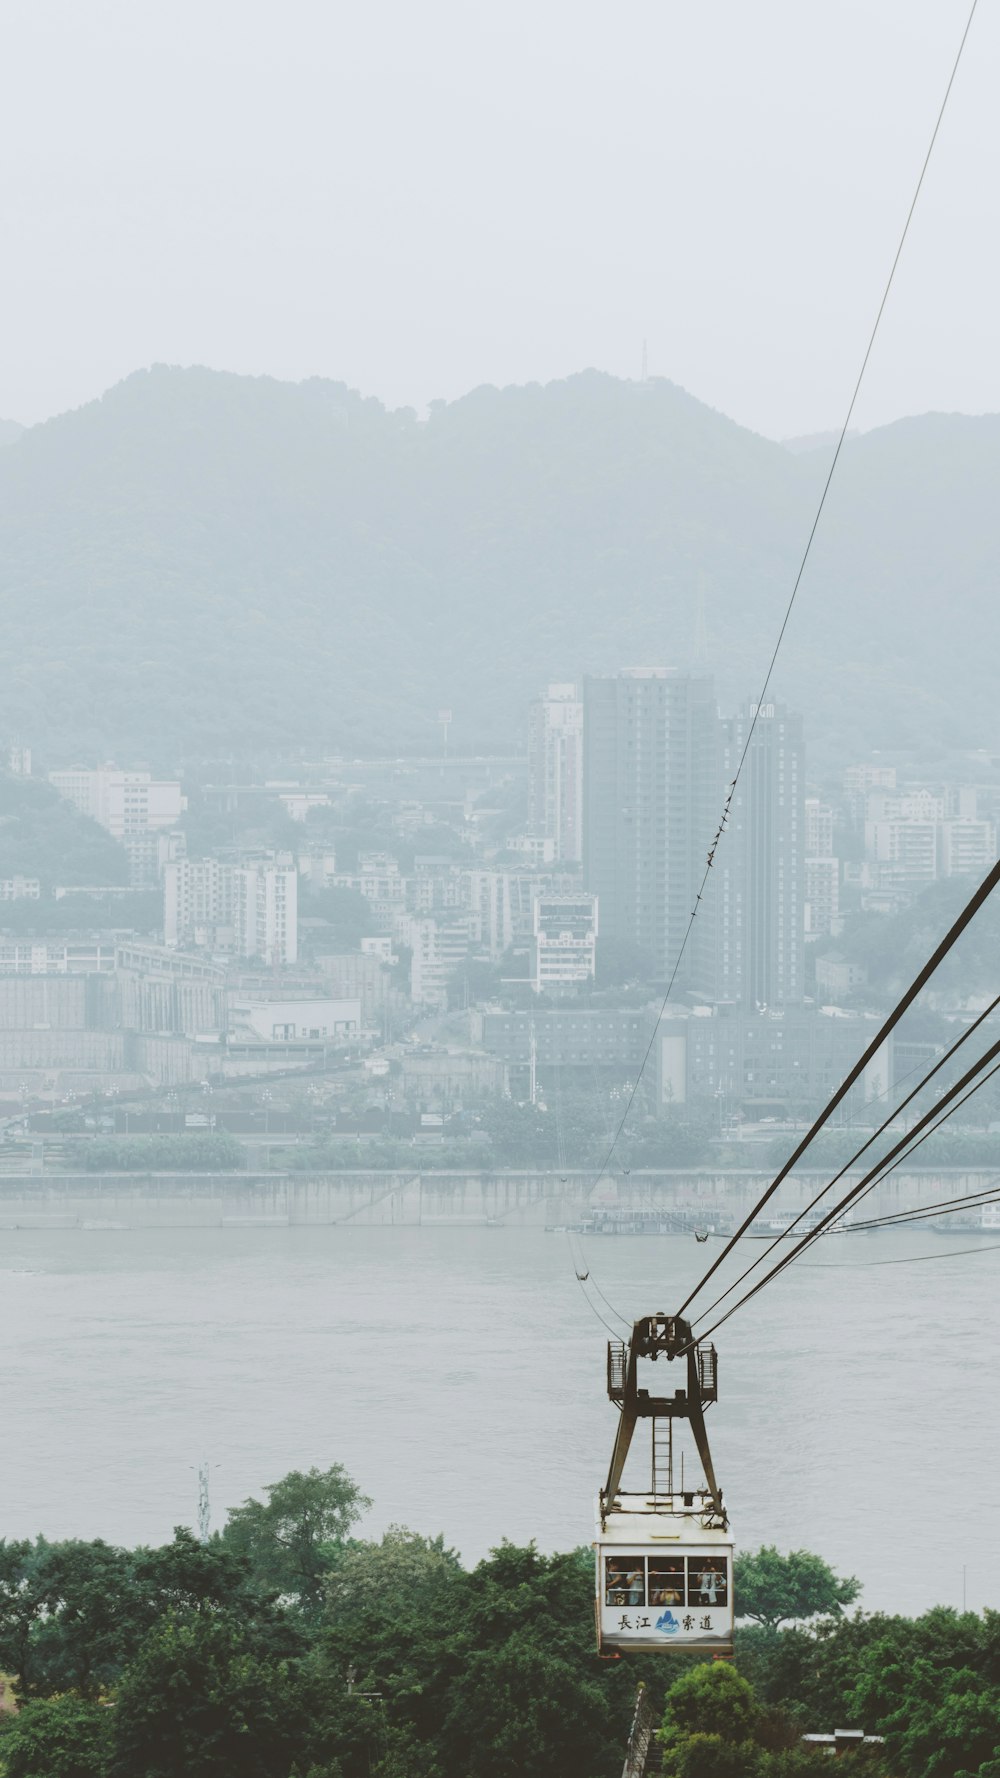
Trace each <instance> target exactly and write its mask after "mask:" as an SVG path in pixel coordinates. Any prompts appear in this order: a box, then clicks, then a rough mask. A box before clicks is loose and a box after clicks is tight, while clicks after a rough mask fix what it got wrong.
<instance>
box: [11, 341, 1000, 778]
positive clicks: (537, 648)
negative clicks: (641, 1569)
mask: <svg viewBox="0 0 1000 1778" xmlns="http://www.w3.org/2000/svg"><path fill="white" fill-rule="evenodd" d="M827 463H828V452H827V451H826V450H824V449H819V450H815V451H809V452H806V453H804V454H801V455H795V454H794V453H793V452H791V451H789V450H786V449H785V448H784V447H783V446H781V445H778V444H774V443H772V442H770V441H768V440H766V439H763V438H760V437H758V436H756V435H755V434H753V433H750V432H748V431H746V430H744V429H743V428H741V427H739V426H737V425H735V424H734V423H733V422H732V421H730V420H728V419H726V418H725V417H724V416H723V415H721V414H718V413H716V412H714V411H712V410H711V409H709V408H707V407H705V406H704V405H703V404H701V403H699V402H698V401H696V400H695V399H694V398H693V397H691V396H690V395H687V394H685V392H684V391H683V390H680V389H678V388H676V387H675V386H674V385H672V384H670V383H668V382H666V381H662V380H654V381H653V382H651V383H647V384H634V383H626V382H618V381H616V380H615V379H613V378H611V377H608V376H604V375H602V374H600V373H597V372H593V371H590V372H584V373H581V374H580V375H578V376H575V377H571V378H568V379H567V380H565V381H563V382H558V383H551V384H549V385H547V386H546V387H544V388H543V387H541V386H539V385H529V386H527V387H524V388H508V389H502V390H498V389H493V388H482V389H479V390H476V391H474V392H473V393H471V394H470V395H468V396H466V397H464V398H463V399H462V400H460V401H456V402H453V403H450V404H444V403H437V404H434V405H433V406H432V409H431V411H430V414H429V416H428V418H427V419H426V421H424V422H421V421H418V419H417V417H416V416H415V415H414V414H413V413H412V412H411V411H410V410H399V411H395V412H393V411H390V410H387V409H385V408H384V407H382V405H381V404H380V403H378V402H377V401H374V400H371V399H363V398H362V397H360V396H359V395H358V394H356V393H355V392H353V391H350V390H348V389H347V388H346V387H345V386H344V385H341V384H336V383H331V382H325V381H321V380H318V379H314V380H311V381H308V382H305V383H301V384H288V383H280V382H277V381H275V380H273V379H270V378H251V377H240V376H235V375H231V374H228V373H220V372H214V371H209V370H202V369H190V370H180V369H173V368H169V367H156V368H154V369H153V370H151V371H148V372H138V373H136V374H135V375H133V376H131V377H129V378H127V379H126V380H125V382H123V383H121V384H119V385H117V387H115V388H114V389H112V390H110V391H109V392H108V393H107V394H106V395H105V396H104V397H103V398H102V399H101V400H100V401H96V402H92V403H90V404H88V405H87V406H86V407H83V408H80V409H78V410H76V411H75V412H73V413H68V414H64V415H61V416H59V417H58V418H56V419H54V420H51V421H49V422H47V423H45V424H44V425H41V426H36V427H32V428H29V429H27V430H25V431H23V432H22V433H21V434H20V436H19V437H18V438H17V439H16V441H15V442H14V443H13V444H11V445H10V446H9V448H7V449H5V450H3V451H2V452H0V616H2V623H3V636H4V654H5V673H4V691H5V696H4V706H5V714H4V722H3V727H4V729H5V730H6V732H14V731H19V732H21V733H23V734H24V735H25V737H26V738H29V739H30V740H32V741H33V742H34V744H35V746H36V748H42V749H44V751H45V752H46V754H47V755H49V756H50V757H51V758H52V759H55V758H56V757H58V758H59V759H67V758H68V757H70V755H73V756H80V757H91V758H93V757H97V756H103V755H107V754H109V753H111V752H114V753H115V754H116V755H117V756H118V757H119V758H121V759H125V758H127V759H128V760H129V761H130V762H131V761H133V760H137V759H140V758H148V759H150V760H151V761H153V762H155V763H159V764H161V765H165V764H169V763H172V762H174V761H176V760H178V759H180V758H181V757H182V756H185V755H187V756H190V755H192V754H197V753H206V754H207V753H211V754H217V753H219V752H229V751H230V750H232V749H246V748H261V749H265V748H266V749H280V748H281V747H285V746H294V745H301V746H303V747H306V748H324V747H325V748H333V749H339V748H345V749H348V750H351V751H363V750H371V749H373V748H374V749H378V748H381V747H383V746H396V745H417V746H420V745H422V744H426V745H428V746H431V745H434V744H435V743H436V741H437V737H438V733H439V731H438V729H437V727H436V722H435V717H436V712H437V710H438V708H439V707H441V706H446V707H449V708H451V709H453V711H454V724H453V729H452V739H453V744H454V745H455V746H456V747H458V748H461V747H465V746H480V745H490V744H493V745H504V744H507V743H509V742H510V740H511V738H512V737H513V736H514V734H515V733H516V731H517V727H518V724H519V722H520V720H521V718H522V715H523V709H524V705H525V703H526V701H527V699H528V698H529V697H530V696H531V695H532V694H533V693H534V691H535V690H536V689H537V688H538V687H539V686H540V685H541V684H542V683H544V681H545V680H546V679H547V678H550V677H558V678H566V677H571V676H574V675H576V674H578V673H580V672H581V671H585V670H588V671H595V670H596V671H601V670H604V671H613V670H615V669H617V668H620V667H625V666H632V665H640V664H663V665H667V666H672V665H678V666H690V665H692V664H693V661H694V652H695V639H696V633H697V628H698V624H697V618H696V605H697V604H698V602H699V600H700V604H701V607H702V609H703V611H704V618H705V626H706V628H707V633H708V642H709V655H710V663H709V664H710V665H711V668H712V670H713V671H714V672H715V673H716V676H717V678H718V680H719V685H720V692H721V694H722V696H723V697H724V699H725V700H726V701H727V702H730V703H731V702H734V701H735V700H736V699H738V698H741V697H744V696H748V695H751V694H752V692H753V690H754V689H755V686H756V683H757V682H758V681H759V679H760V677H761V674H762V672H763V668H764V665H765V663H766V660H767V656H768V654H769V652H770V648H771V646H772V643H773V638H774V635H775V633H776V630H777V626H778V623H779V622H780V617H781V614H782V612H783V609H784V605H785V602H786V600H787V597H788V593H789V590H790V587H791V584H792V580H793V578H794V574H795V569H796V566H797V563H798V560H799V557H800V555H801V551H802V547H803V545H804V542H805V538H806V536H807V534H808V529H809V525H810V522H811V519H812V514H813V511H814V508H815V500H816V497H817V494H818V490H819V487H820V485H821V482H822V477H823V475H824V473H825V470H826V467H827ZM998 469H1000V418H997V417H994V416H986V417H983V418H979V419H969V418H965V417H963V416H943V415H929V416H926V417H925V418H923V419H917V420H909V421H903V422H900V423H898V424H897V425H895V426H891V427H887V428H885V429H883V430H881V431H879V432H875V433H871V434H868V435H866V436H864V437H860V438H857V439H852V440H849V441H848V444H847V445H846V447H845V450H844V453H843V456H842V459H841V464H840V466H839V468H838V472H837V477H836V479H835V482H834V488H833V492H832V494H831V497H830V501H829V505H828V509H827V512H826V514H825V515H824V518H823V521H822V525H821V529H820V532H819V535H818V537H817V542H816V547H815V552H814V559H813V562H812V564H811V565H810V569H809V571H808V572H807V575H806V577H805V580H804V582H803V586H802V592H801V595H800V600H799V605H798V608H797V610H796V614H795V617H794V619H793V622H792V625H791V627H790V630H789V635H788V639H787V644H786V649H785V651H784V653H783V655H782V660H781V665H780V669H779V672H778V675H777V677H776V680H775V683H774V687H773V688H772V689H773V690H774V691H775V692H776V694H777V695H779V696H784V697H786V698H787V699H788V701H789V702H791V703H792V704H793V705H795V706H797V707H799V708H804V709H805V710H807V712H808V714H809V718H810V741H811V742H812V744H813V747H814V749H815V750H816V754H817V756H819V757H823V756H825V757H827V758H829V759H833V758H836V757H841V758H853V757H856V756H857V754H858V753H859V751H861V750H863V749H864V748H866V747H868V746H872V745H875V746H879V745H883V746H884V745H890V746H891V745H897V744H899V743H901V742H902V743H904V744H913V743H917V744H920V742H921V741H922V740H926V741H927V743H928V745H930V746H931V747H932V748H933V747H934V746H936V745H939V744H940V745H945V744H947V745H973V744H984V745H987V746H994V745H996V743H997V739H998V737H997V735H996V734H995V733H994V730H995V729H996V727H997V723H998V718H997V716H996V714H995V709H994V701H993V699H992V697H988V696H987V686H989V687H990V691H992V672H991V661H992V653H993V649H992V643H993V640H994V636H995V631H996V627H997V621H998V620H997V619H996V617H995V614H994V600H993V588H994V586H995V584H996V581H997V577H998V568H1000V541H998V539H997V535H996V527H995V524H994V521H993V508H994V504H995V489H996V486H997V471H998Z"/></svg>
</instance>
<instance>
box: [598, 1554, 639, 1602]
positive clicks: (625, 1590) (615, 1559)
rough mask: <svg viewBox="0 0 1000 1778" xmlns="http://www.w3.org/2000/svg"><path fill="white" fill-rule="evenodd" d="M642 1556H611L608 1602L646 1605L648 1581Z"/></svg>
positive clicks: (608, 1570)
mask: <svg viewBox="0 0 1000 1778" xmlns="http://www.w3.org/2000/svg"><path fill="white" fill-rule="evenodd" d="M642 1570H643V1563H642V1557H641V1556H609V1557H608V1560H607V1570H606V1573H607V1603H608V1604H609V1605H645V1603H646V1582H645V1576H644V1574H643V1571H642Z"/></svg>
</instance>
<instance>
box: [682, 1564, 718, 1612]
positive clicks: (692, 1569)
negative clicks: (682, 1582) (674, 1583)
mask: <svg viewBox="0 0 1000 1778" xmlns="http://www.w3.org/2000/svg"><path fill="white" fill-rule="evenodd" d="M688 1603H689V1605H725V1603H726V1570H725V1565H724V1564H723V1563H721V1562H717V1561H715V1560H714V1558H713V1557H711V1556H689V1557H688Z"/></svg>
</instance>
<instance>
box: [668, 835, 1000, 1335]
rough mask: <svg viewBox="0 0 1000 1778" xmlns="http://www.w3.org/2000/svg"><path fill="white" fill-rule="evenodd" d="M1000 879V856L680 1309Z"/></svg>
mask: <svg viewBox="0 0 1000 1778" xmlns="http://www.w3.org/2000/svg"><path fill="white" fill-rule="evenodd" d="M998 883H1000V859H998V860H997V862H996V864H994V865H993V867H992V869H991V870H989V871H988V872H987V873H986V876H985V877H984V878H983V881H982V882H981V883H980V885H979V887H978V889H976V890H975V891H974V893H973V894H972V895H971V896H970V897H969V899H968V901H967V902H966V904H965V906H964V908H963V909H962V911H961V913H960V914H959V916H958V918H957V920H955V921H954V922H953V923H952V925H951V926H950V927H949V929H948V931H947V932H946V933H945V935H944V938H943V939H942V940H941V942H940V944H939V945H938V946H937V948H936V950H934V951H933V952H932V954H931V956H930V957H929V958H928V960H927V962H926V963H925V964H924V966H923V968H922V969H921V970H919V971H918V973H917V974H916V975H915V976H914V978H913V981H912V982H911V983H910V986H909V987H908V988H907V990H906V992H905V994H904V995H903V996H902V998H901V999H900V1000H898V1001H897V1002H896V1005H895V1006H894V1007H893V1010H892V1012H891V1013H890V1014H889V1016H888V1018H887V1019H885V1020H884V1021H883V1023H882V1024H881V1025H880V1027H879V1029H878V1032H877V1033H876V1035H875V1036H874V1037H873V1039H872V1041H871V1043H870V1044H869V1045H868V1046H867V1048H866V1049H865V1050H864V1052H863V1053H862V1055H861V1056H860V1057H859V1059H858V1060H857V1062H855V1064H854V1066H853V1068H851V1069H850V1070H849V1071H848V1073H847V1074H846V1075H845V1076H844V1079H843V1080H842V1081H841V1083H840V1086H839V1087H838V1088H837V1091H836V1092H835V1093H834V1094H833V1097H832V1098H831V1099H829V1100H828V1102H827V1104H826V1105H825V1106H824V1108H823V1110H822V1111H821V1112H820V1114H819V1116H818V1117H817V1118H816V1119H815V1121H814V1122H813V1123H812V1124H811V1125H810V1127H809V1129H808V1130H807V1131H806V1134H805V1135H804V1136H803V1137H802V1139H801V1141H800V1142H798V1143H797V1144H796V1146H795V1147H794V1148H793V1150H792V1152H791V1154H790V1155H789V1157H788V1159H787V1160H786V1161H785V1162H784V1164H783V1165H782V1166H781V1167H780V1168H779V1169H778V1172H777V1173H776V1174H775V1177H774V1179H773V1180H772V1181H771V1184H770V1185H769V1186H768V1187H767V1190H766V1191H764V1192H762V1193H761V1196H760V1197H759V1199H758V1200H757V1203H756V1204H755V1205H754V1207H753V1209H752V1210H750V1211H749V1212H748V1214H747V1216H746V1217H745V1218H744V1220H743V1222H742V1223H741V1224H740V1226H739V1228H738V1229H737V1230H736V1233H735V1234H734V1235H732V1236H731V1237H730V1239H729V1240H728V1241H727V1243H726V1245H725V1246H724V1248H723V1249H722V1252H721V1253H720V1254H719V1255H718V1257H717V1258H716V1259H715V1260H714V1261H713V1262H712V1264H711V1265H710V1266H709V1267H708V1269H707V1271H706V1272H705V1274H704V1276H703V1277H702V1279H701V1280H700V1282H699V1283H698V1284H696V1285H695V1287H694V1289H693V1290H692V1291H690V1292H689V1293H688V1295H687V1296H686V1297H685V1299H684V1301H683V1303H682V1304H681V1306H680V1309H679V1311H678V1313H679V1314H683V1313H684V1310H685V1309H686V1308H687V1307H688V1304H689V1303H691V1302H693V1301H694V1298H695V1297H696V1296H697V1295H698V1294H699V1292H700V1291H702V1290H704V1288H705V1285H706V1284H707V1283H708V1280H709V1279H710V1278H711V1277H712V1276H713V1274H714V1273H715V1272H717V1271H718V1270H719V1267H720V1266H721V1265H722V1263H723V1261H724V1260H725V1259H727V1258H728V1257H729V1255H730V1253H731V1252H732V1251H733V1248H734V1247H735V1246H736V1243H737V1242H738V1241H739V1240H740V1239H741V1237H742V1236H743V1235H745V1234H746V1231H747V1229H748V1228H749V1227H750V1224H751V1223H752V1222H754V1221H755V1219H756V1218H757V1217H758V1216H759V1215H760V1213H761V1211H762V1210H763V1208H764V1206H765V1205H766V1204H767V1203H769V1202H770V1200H771V1198H773V1196H774V1194H775V1192H776V1191H777V1190H778V1187H779V1186H780V1185H781V1183H782V1181H783V1180H785V1179H787V1177H788V1175H789V1173H790V1172H791V1171H792V1168H793V1167H795V1166H796V1165H797V1164H798V1162H799V1161H800V1160H801V1159H802V1156H803V1155H804V1154H805V1152H806V1149H807V1148H808V1147H809V1145H810V1143H811V1142H813V1141H814V1140H815V1138H816V1137H817V1136H818V1135H819V1132H820V1130H821V1129H822V1128H823V1126H824V1124H825V1123H827V1122H828V1121H829V1118H830V1116H831V1114H832V1113H833V1112H834V1111H835V1110H836V1109H837V1106H838V1105H839V1104H840V1103H841V1100H843V1099H844V1098H846V1096H847V1094H848V1093H849V1092H850V1090H851V1088H852V1086H853V1085H854V1084H855V1082H856V1081H857V1080H859V1079H860V1077H861V1075H862V1074H863V1073H864V1071H865V1069H866V1068H867V1066H868V1064H869V1062H870V1061H872V1059H873V1057H875V1056H876V1055H877V1054H878V1052H879V1050H880V1049H881V1048H882V1045H883V1044H884V1042H885V1040H886V1038H887V1037H888V1036H889V1035H890V1033H891V1032H892V1031H894V1030H895V1028H896V1026H897V1025H898V1024H899V1021H900V1019H901V1018H902V1017H903V1014H904V1013H905V1012H906V1011H907V1010H908V1008H909V1007H910V1006H912V1004H913V1002H914V1000H915V999H916V998H917V995H918V994H920V993H921V992H922V991H923V989H924V988H925V987H926V985H927V983H928V982H929V981H930V978H931V976H932V975H933V974H934V971H935V970H936V969H937V967H938V964H939V963H941V962H943V960H944V958H945V957H947V955H948V953H949V951H950V950H951V949H952V947H953V945H955V944H957V942H958V940H959V939H960V938H961V936H962V933H963V932H964V931H965V929H966V927H967V926H968V925H969V924H970V922H971V921H972V920H973V919H974V918H975V916H976V914H977V913H978V912H979V909H980V908H981V907H982V905H983V903H984V902H985V901H987V900H988V899H989V897H990V895H992V893H993V890H994V889H995V888H996V886H997V884H998ZM911 1097H912V1095H911Z"/></svg>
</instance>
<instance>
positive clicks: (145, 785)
mask: <svg viewBox="0 0 1000 1778" xmlns="http://www.w3.org/2000/svg"><path fill="white" fill-rule="evenodd" d="M49 783H50V784H51V785H53V786H54V788H55V789H56V790H58V792H59V795H60V796H64V797H66V798H67V799H68V800H69V801H70V802H71V803H74V804H75V806H76V807H77V808H78V809H79V810H80V812H81V814H83V815H89V816H90V817H91V819H92V820H94V821H98V822H100V825H101V826H102V827H106V828H107V830H108V832H109V833H110V834H113V835H114V838H115V839H116V840H122V839H124V838H125V837H126V835H128V834H137V833H145V832H147V831H148V830H149V829H150V828H163V827H176V826H177V823H178V822H179V820H180V818H181V815H182V814H183V812H184V810H185V809H186V808H187V798H186V797H185V796H182V795H181V787H180V784H179V783H177V782H176V781H174V780H172V779H162V780H161V779H154V778H153V777H151V775H150V773H149V772H120V771H119V770H118V768H117V766H98V767H97V768H96V769H95V770H89V769H87V768H86V767H83V766H73V767H71V768H70V769H69V770H67V771H61V772H50V773H49Z"/></svg>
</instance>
